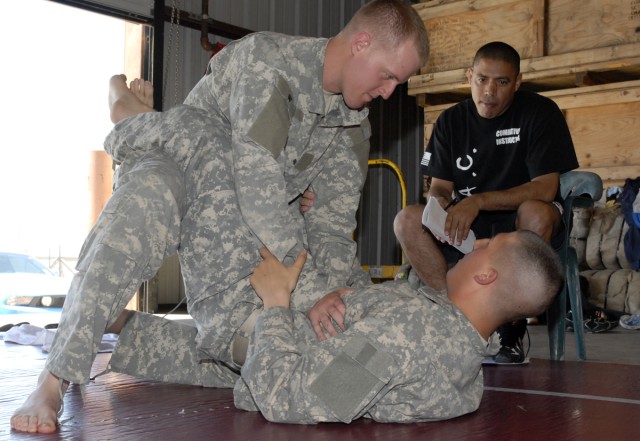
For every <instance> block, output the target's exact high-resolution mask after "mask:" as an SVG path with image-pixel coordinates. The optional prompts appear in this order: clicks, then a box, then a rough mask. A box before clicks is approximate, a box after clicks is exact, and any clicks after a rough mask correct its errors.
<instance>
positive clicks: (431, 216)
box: [422, 197, 476, 254]
mask: <svg viewBox="0 0 640 441" xmlns="http://www.w3.org/2000/svg"><path fill="white" fill-rule="evenodd" d="M446 220H447V212H446V211H444V208H442V207H441V206H440V204H439V203H438V201H437V200H436V198H433V197H430V198H429V201H428V202H427V206H426V207H424V211H423V212H422V225H424V226H425V227H427V228H428V229H429V230H431V232H432V233H433V234H434V235H436V236H438V237H441V238H443V239H448V237H449V236H447V235H446V234H444V223H445V221H446ZM475 241H476V235H475V233H474V232H473V230H469V235H468V236H467V238H466V239H465V240H463V241H462V243H461V244H460V245H457V244H456V243H453V244H452V246H453V247H455V248H457V249H458V250H459V251H460V252H462V253H464V254H468V253H470V252H471V251H473V244H474V243H475Z"/></svg>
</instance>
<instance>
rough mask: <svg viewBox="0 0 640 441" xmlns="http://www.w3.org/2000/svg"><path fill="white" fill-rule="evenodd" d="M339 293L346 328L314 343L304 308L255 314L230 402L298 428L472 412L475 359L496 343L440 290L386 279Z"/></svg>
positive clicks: (477, 373) (478, 390)
mask: <svg viewBox="0 0 640 441" xmlns="http://www.w3.org/2000/svg"><path fill="white" fill-rule="evenodd" d="M343 299H344V301H345V303H346V305H347V312H346V317H345V325H346V327H347V329H346V330H345V332H343V333H341V334H340V335H339V336H337V337H333V338H330V339H328V340H326V341H324V342H319V341H318V340H317V339H316V338H315V335H314V334H313V331H312V328H311V324H310V323H309V321H308V319H307V318H306V317H305V316H304V314H301V313H299V312H296V311H292V310H289V309H285V308H270V309H268V310H266V311H264V312H262V314H261V316H260V317H259V318H258V321H257V323H256V328H255V336H254V340H253V343H252V345H251V346H250V348H249V352H248V354H247V361H246V362H245V364H244V366H243V367H242V372H241V379H240V380H239V381H238V382H237V383H236V386H235V390H234V394H235V403H236V406H237V407H239V408H241V409H245V410H252V411H260V412H262V414H263V415H264V416H265V417H266V418H267V419H268V420H269V421H275V422H288V423H303V424H310V423H318V422H324V421H341V422H345V423H348V422H350V421H352V420H354V419H356V418H360V417H366V418H372V419H374V420H376V421H380V422H402V423H409V422H418V421H432V420H442V419H448V418H454V417H457V416H460V415H463V414H466V413H469V412H473V411H474V410H476V409H477V408H478V406H479V405H480V400H481V397H482V391H483V378H482V369H481V364H482V360H483V359H484V358H485V357H487V356H490V355H493V354H495V353H496V352H497V351H498V348H499V345H498V342H497V338H496V337H495V336H492V337H491V339H490V342H487V341H485V340H484V339H483V338H482V337H481V336H480V334H478V332H477V331H476V330H475V328H474V327H473V326H472V325H471V323H470V322H469V321H468V320H467V318H466V317H465V316H464V314H462V312H461V311H460V310H459V309H457V308H456V307H455V306H454V305H453V304H452V303H451V302H450V301H449V300H448V298H447V296H446V293H444V292H441V293H437V292H435V291H433V290H431V289H430V288H428V287H422V288H420V289H419V290H418V291H415V290H413V289H412V288H411V287H410V286H409V284H408V283H407V282H406V281H394V282H387V283H384V284H379V285H372V286H369V287H365V288H361V289H359V290H356V291H354V292H353V293H351V294H348V295H346V296H343ZM319 384H320V385H322V387H318V385H319ZM363 386H366V387H368V388H369V390H364V388H363ZM353 397H355V399H354V398H353ZM345 401H346V404H345V403H344V402H345Z"/></svg>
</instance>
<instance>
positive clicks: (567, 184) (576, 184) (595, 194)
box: [560, 171, 602, 201]
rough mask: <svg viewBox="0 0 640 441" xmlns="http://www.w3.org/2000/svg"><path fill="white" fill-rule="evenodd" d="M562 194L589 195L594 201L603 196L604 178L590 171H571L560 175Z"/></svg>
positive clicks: (563, 195) (565, 195)
mask: <svg viewBox="0 0 640 441" xmlns="http://www.w3.org/2000/svg"><path fill="white" fill-rule="evenodd" d="M560 194H561V195H562V197H563V198H564V199H566V198H567V197H569V196H574V197H578V196H589V197H590V198H591V199H593V200H594V201H598V200H600V198H601V197H602V179H601V178H600V176H598V175H597V174H596V173H593V172H588V171H569V172H566V173H563V174H561V175H560Z"/></svg>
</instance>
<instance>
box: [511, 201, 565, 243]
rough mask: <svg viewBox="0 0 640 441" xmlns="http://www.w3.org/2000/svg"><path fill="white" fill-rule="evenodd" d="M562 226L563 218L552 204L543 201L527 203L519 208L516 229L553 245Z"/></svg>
mask: <svg viewBox="0 0 640 441" xmlns="http://www.w3.org/2000/svg"><path fill="white" fill-rule="evenodd" d="M561 225H562V217H561V216H560V213H559V212H558V210H557V208H556V207H554V206H553V205H552V204H549V203H547V202H542V201H533V200H530V201H525V202H523V203H522V204H520V206H519V207H518V217H517V220H516V228H518V229H519V230H529V231H533V232H534V233H536V234H537V235H538V236H540V237H542V238H543V239H544V240H545V242H547V243H551V239H552V238H553V236H555V235H556V234H557V233H558V231H559V230H560V227H561Z"/></svg>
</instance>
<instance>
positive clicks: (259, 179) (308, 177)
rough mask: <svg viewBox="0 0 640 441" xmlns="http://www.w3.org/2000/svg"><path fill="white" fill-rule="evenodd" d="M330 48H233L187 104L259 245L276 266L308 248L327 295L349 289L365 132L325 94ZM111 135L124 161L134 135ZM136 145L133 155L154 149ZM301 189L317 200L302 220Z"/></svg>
mask: <svg viewBox="0 0 640 441" xmlns="http://www.w3.org/2000/svg"><path fill="white" fill-rule="evenodd" d="M327 42H328V40H326V39H318V38H303V37H291V36H286V35H280V34H275V33H267V32H264V33H255V34H251V35H249V36H247V37H245V38H243V39H241V40H237V41H234V42H232V43H230V44H229V45H228V46H226V47H225V48H224V49H223V50H222V51H221V52H219V53H218V54H216V56H214V57H213V58H212V59H211V61H210V62H209V66H208V67H207V72H206V74H205V76H204V77H203V78H202V79H201V80H200V81H199V82H198V84H196V86H195V87H194V88H193V90H192V91H191V93H190V94H189V95H188V96H187V98H186V100H185V104H188V105H190V106H194V107H197V108H200V109H203V110H204V111H205V112H206V114H207V115H208V117H209V118H210V136H211V139H210V140H209V141H208V142H213V143H215V144H216V145H217V146H219V148H220V150H221V151H223V152H227V151H230V154H231V160H232V167H233V175H234V181H235V189H236V196H237V200H238V203H239V206H240V209H241V212H242V216H243V219H244V221H245V222H246V223H247V224H248V225H249V227H250V229H251V230H252V231H253V233H254V234H255V236H256V237H257V238H258V240H259V242H260V243H262V244H264V245H265V246H267V247H268V248H269V249H270V250H271V252H272V253H273V254H274V255H276V256H277V257H278V258H279V259H281V260H284V259H285V257H287V256H289V257H295V256H296V255H297V253H298V251H299V250H300V248H301V247H303V246H304V247H306V248H307V249H308V250H309V252H310V255H311V256H312V257H313V259H314V262H315V264H316V267H317V268H318V270H319V271H320V272H321V273H323V274H324V275H326V277H327V278H328V288H333V287H339V286H345V285H349V284H350V280H351V277H352V271H353V268H354V267H355V268H357V267H358V265H357V261H356V257H355V254H356V245H355V242H354V241H353V239H352V233H353V231H354V229H355V226H356V219H355V213H356V210H357V207H358V203H359V199H360V193H361V190H362V186H363V184H364V180H365V178H366V169H367V159H368V154H369V137H370V133H371V129H370V126H369V122H368V119H367V114H368V110H367V109H363V110H361V111H355V110H351V109H349V108H348V107H347V106H346V105H345V104H344V101H343V100H342V97H341V96H339V95H338V96H336V98H337V99H330V95H325V92H324V91H323V87H322V75H323V61H324V54H325V50H326V45H327ZM134 118H145V116H144V115H139V116H136V117H134ZM125 121H126V120H125ZM121 124H122V123H120V124H119V125H116V128H115V129H114V132H117V131H118V129H119V128H120V126H121ZM114 132H112V135H110V137H109V138H107V141H106V142H105V148H106V150H107V151H108V152H109V153H110V154H111V155H112V156H113V157H114V158H115V159H116V160H118V161H123V160H125V158H126V156H127V155H128V154H130V152H131V149H132V147H131V142H129V141H131V139H134V138H135V136H136V135H135V132H132V131H129V132H128V133H126V131H123V130H120V134H119V135H118V136H114V135H113V133H114ZM138 133H139V132H138ZM187 134H188V133H187ZM132 135H133V136H132ZM127 140H129V141H127ZM141 144H142V143H141V142H136V147H135V148H137V149H140V148H154V147H157V145H156V146H153V145H147V146H142V145H141ZM191 146H192V147H197V143H193V144H191ZM185 148H188V147H185ZM191 155H192V153H191V154H190V153H186V154H185V152H184V151H183V152H182V156H181V159H182V160H185V161H186V162H188V159H189V157H190V156H191ZM307 188H312V189H313V190H314V191H315V192H316V195H317V198H316V203H315V205H314V207H313V209H312V210H311V211H310V212H308V213H307V214H306V215H305V216H302V215H300V213H299V211H298V203H297V198H298V197H299V195H301V194H302V192H304V190H306V189H307ZM285 261H286V260H285Z"/></svg>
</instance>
